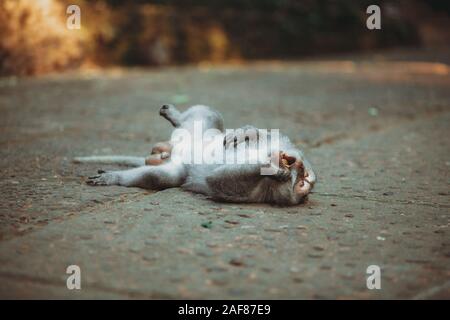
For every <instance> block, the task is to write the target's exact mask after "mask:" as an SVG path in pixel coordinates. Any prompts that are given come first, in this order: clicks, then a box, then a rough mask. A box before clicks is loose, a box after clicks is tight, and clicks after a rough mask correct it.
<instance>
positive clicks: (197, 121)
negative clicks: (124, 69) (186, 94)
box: [74, 105, 316, 205]
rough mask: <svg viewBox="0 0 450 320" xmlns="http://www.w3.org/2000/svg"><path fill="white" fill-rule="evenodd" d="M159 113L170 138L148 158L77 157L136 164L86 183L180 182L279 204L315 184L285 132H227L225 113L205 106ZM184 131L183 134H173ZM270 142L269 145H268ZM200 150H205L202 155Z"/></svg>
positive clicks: (233, 198)
mask: <svg viewBox="0 0 450 320" xmlns="http://www.w3.org/2000/svg"><path fill="white" fill-rule="evenodd" d="M160 115H161V116H163V117H164V118H166V119H167V120H168V121H170V123H171V124H172V125H173V126H174V127H175V128H176V129H175V130H174V133H173V134H172V137H171V140H170V141H168V142H161V143H158V144H156V145H155V146H154V148H153V150H152V154H151V155H150V157H148V158H143V157H142V158H141V157H128V156H93V157H79V158H75V159H74V161H75V162H77V163H81V162H84V163H87V162H91V163H103V164H122V165H129V166H133V167H136V168H133V169H128V170H122V171H111V172H104V171H101V170H99V172H98V175H95V176H92V177H89V178H88V180H87V183H88V184H89V185H93V186H106V185H121V186H125V187H141V188H146V189H157V190H162V189H166V188H171V187H182V188H184V189H186V190H190V191H193V192H198V193H202V194H205V195H208V196H211V197H212V198H213V199H215V200H219V201H230V202H265V203H271V204H277V205H295V204H298V203H301V202H303V200H304V199H305V198H306V196H307V195H308V193H309V192H310V191H311V189H312V188H313V186H314V183H315V181H316V176H315V174H314V172H313V170H312V168H311V165H310V164H309V162H308V161H307V160H306V159H305V158H304V157H303V154H302V152H301V151H300V150H299V149H298V148H296V147H295V146H294V145H293V144H292V143H291V142H290V140H289V139H288V138H287V137H286V136H283V135H280V137H279V138H278V139H276V138H277V137H276V136H274V134H272V133H271V134H269V135H268V136H267V139H266V141H264V140H261V137H262V136H264V134H265V133H266V130H260V129H256V128H254V127H252V126H245V127H243V128H241V129H239V130H236V131H234V132H232V133H228V134H225V133H224V129H223V119H222V116H221V115H220V114H219V113H218V112H217V111H215V110H213V109H211V108H209V107H207V106H201V105H197V106H193V107H191V108H189V109H187V110H186V111H184V112H180V111H178V110H177V109H176V108H175V107H174V106H172V105H164V106H162V107H161V109H160ZM180 132H181V133H182V134H175V133H180ZM199 134H200V136H201V139H203V138H204V137H206V139H205V140H206V142H204V143H202V144H198V143H196V142H197V141H195V139H198V135H199ZM186 136H188V138H189V139H188V140H186ZM192 136H194V138H195V139H194V140H193V141H192V140H190V139H191V137H192ZM191 142H192V143H191ZM269 142H270V147H269V148H267V146H268V145H269ZM272 142H278V143H272ZM273 144H278V145H275V146H273ZM196 152H197V154H198V153H199V152H200V153H201V155H200V157H199V156H197V155H196ZM192 154H194V161H192ZM205 159H208V160H207V161H205ZM211 159H213V160H214V161H212V160H211ZM224 159H225V161H221V160H224ZM230 159H231V160H232V161H230ZM199 160H200V161H199ZM217 160H219V161H217ZM243 160H244V161H243Z"/></svg>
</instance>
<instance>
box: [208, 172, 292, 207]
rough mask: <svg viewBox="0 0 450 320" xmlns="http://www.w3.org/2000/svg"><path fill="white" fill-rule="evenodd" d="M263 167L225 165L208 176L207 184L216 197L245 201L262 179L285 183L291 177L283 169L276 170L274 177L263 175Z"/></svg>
mask: <svg viewBox="0 0 450 320" xmlns="http://www.w3.org/2000/svg"><path fill="white" fill-rule="evenodd" d="M261 166H262V165H261V164H241V165H240V164H229V165H223V166H221V167H218V168H216V169H215V170H213V171H212V172H211V173H210V174H209V175H208V176H206V183H207V185H208V187H209V189H210V191H211V194H212V195H213V196H215V197H218V198H222V199H227V200H233V201H245V200H246V199H247V198H248V196H249V195H250V193H251V191H252V190H253V189H254V188H255V187H256V186H257V185H258V183H259V182H260V181H261V180H262V179H272V180H274V181H278V182H283V181H286V180H287V179H289V177H290V176H289V175H286V172H285V171H284V170H282V169H278V170H276V171H275V174H274V175H261Z"/></svg>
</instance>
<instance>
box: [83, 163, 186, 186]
mask: <svg viewBox="0 0 450 320" xmlns="http://www.w3.org/2000/svg"><path fill="white" fill-rule="evenodd" d="M185 180H186V172H185V169H184V167H183V166H182V165H175V164H173V163H167V164H162V165H160V166H143V167H139V168H134V169H129V170H123V171H111V172H99V174H98V175H96V176H92V177H89V178H88V180H87V181H86V183H87V184H89V185H93V186H111V185H119V186H124V187H140V188H145V189H157V190H161V189H166V188H171V187H178V186H180V185H181V184H183V183H184V181H185Z"/></svg>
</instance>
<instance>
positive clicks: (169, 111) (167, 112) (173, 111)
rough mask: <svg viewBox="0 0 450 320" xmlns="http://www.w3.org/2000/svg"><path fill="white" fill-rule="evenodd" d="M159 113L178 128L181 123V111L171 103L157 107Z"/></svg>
mask: <svg viewBox="0 0 450 320" xmlns="http://www.w3.org/2000/svg"><path fill="white" fill-rule="evenodd" d="M159 114H160V115H161V116H162V117H164V118H166V119H167V120H169V122H170V123H171V124H172V125H173V126H174V127H175V128H178V127H179V126H180V125H181V113H180V111H178V110H177V108H175V106H173V105H171V104H165V105H163V106H162V107H161V109H159Z"/></svg>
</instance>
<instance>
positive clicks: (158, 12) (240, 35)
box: [0, 0, 450, 75]
mask: <svg viewBox="0 0 450 320" xmlns="http://www.w3.org/2000/svg"><path fill="white" fill-rule="evenodd" d="M69 4H77V5H79V6H80V7H81V26H82V28H81V30H68V29H67V28H66V19H67V17H68V16H67V15H66V8H67V6H68V5H69ZM370 4H374V1H372V0H368V1H366V0H362V1H353V0H342V1H326V0H303V1H297V0H258V1H254V0H226V1H225V0H197V1H194V0H153V1H151V0H136V1H125V0H93V1H87V0H71V1H68V0H1V1H0V75H36V74H44V73H49V72H59V71H63V70H68V69H78V68H88V67H107V66H116V65H119V66H162V65H173V64H186V63H223V62H227V63H231V62H233V63H241V62H245V61H248V60H254V59H298V58H302V57H305V56H309V57H311V56H316V55H324V54H328V53H333V54H336V53H341V52H353V51H372V50H377V49H382V48H392V47H404V46H410V47H426V48H433V47H439V46H444V45H447V44H448V43H450V36H449V34H450V31H449V30H450V28H449V26H450V23H449V21H450V20H449V13H450V3H449V2H448V1H439V0H429V1H425V0H408V1H401V0H396V1H387V0H379V1H376V4H378V5H379V6H380V7H381V11H382V31H371V32H369V31H368V29H367V28H366V19H367V17H368V15H367V14H366V8H367V7H368V6H369V5H370Z"/></svg>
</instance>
